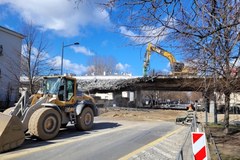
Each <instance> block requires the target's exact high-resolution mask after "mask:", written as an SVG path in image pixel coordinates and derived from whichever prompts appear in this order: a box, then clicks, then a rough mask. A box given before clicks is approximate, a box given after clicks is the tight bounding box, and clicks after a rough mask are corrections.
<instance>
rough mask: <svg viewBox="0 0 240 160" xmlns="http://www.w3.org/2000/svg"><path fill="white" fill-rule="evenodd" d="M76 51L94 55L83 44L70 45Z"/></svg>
mask: <svg viewBox="0 0 240 160" xmlns="http://www.w3.org/2000/svg"><path fill="white" fill-rule="evenodd" d="M71 48H72V49H73V50H74V51H75V52H76V53H82V54H84V55H86V56H94V55H95V53H94V52H92V51H90V50H89V49H87V48H86V47H84V46H72V47H71Z"/></svg>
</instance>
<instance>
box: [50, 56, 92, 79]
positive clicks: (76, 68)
mask: <svg viewBox="0 0 240 160" xmlns="http://www.w3.org/2000/svg"><path fill="white" fill-rule="evenodd" d="M51 65H52V67H54V68H56V69H58V68H60V67H61V57H60V56H56V57H54V58H53V59H52V60H51ZM87 70H88V67H86V66H84V65H82V64H76V63H72V62H71V61H70V60H68V59H63V71H67V72H68V73H75V74H76V75H81V74H83V73H84V72H86V71H87Z"/></svg>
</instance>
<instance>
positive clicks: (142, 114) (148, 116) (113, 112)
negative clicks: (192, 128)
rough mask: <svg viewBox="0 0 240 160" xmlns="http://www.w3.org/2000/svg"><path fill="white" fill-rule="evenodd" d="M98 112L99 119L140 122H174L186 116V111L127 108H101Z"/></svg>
mask: <svg viewBox="0 0 240 160" xmlns="http://www.w3.org/2000/svg"><path fill="white" fill-rule="evenodd" d="M100 112H101V114H100V116H101V117H107V118H117V119H124V120H142V121H145V120H162V121H173V122H175V120H176V118H177V117H179V116H185V115H186V111H175V110H156V109H129V108H102V109H100Z"/></svg>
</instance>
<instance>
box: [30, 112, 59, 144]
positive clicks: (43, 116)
mask: <svg viewBox="0 0 240 160" xmlns="http://www.w3.org/2000/svg"><path fill="white" fill-rule="evenodd" d="M60 126H61V117H60V114H59V112H58V111H56V110H55V109H53V108H40V109H38V110H37V111H35V112H34V113H33V114H32V116H31V118H30V120H29V124H28V127H29V132H30V133H31V134H32V135H34V136H37V137H38V138H40V139H42V140H48V139H52V138H54V137H55V136H56V135H57V134H58V132H59V129H60Z"/></svg>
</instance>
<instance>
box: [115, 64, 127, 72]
mask: <svg viewBox="0 0 240 160" xmlns="http://www.w3.org/2000/svg"><path fill="white" fill-rule="evenodd" d="M129 67H130V65H129V64H122V63H118V64H116V70H118V71H123V72H126V71H127V69H128V68H129Z"/></svg>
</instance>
